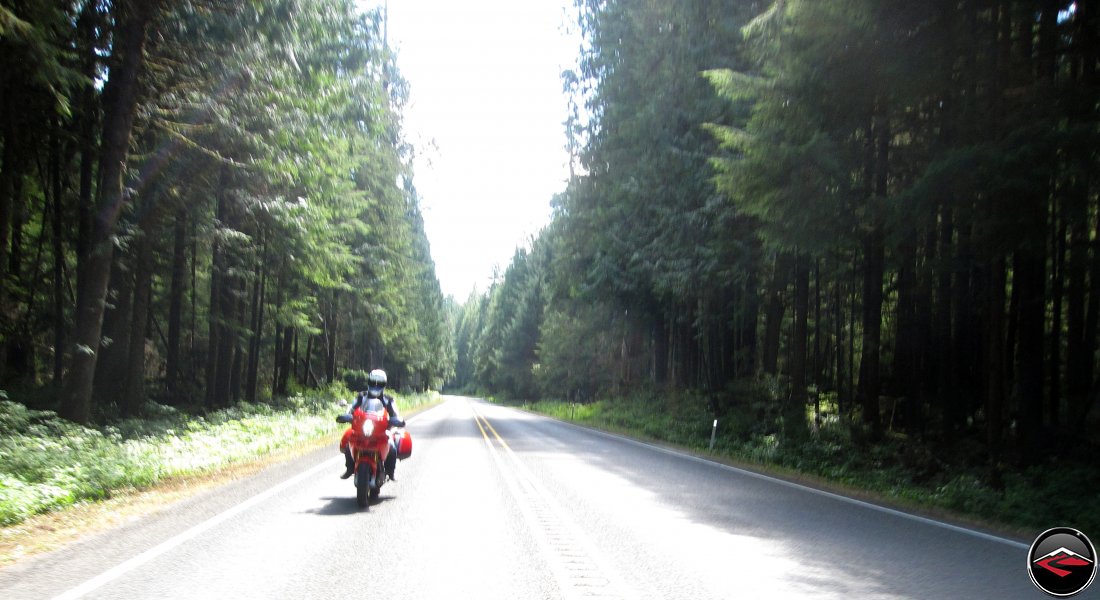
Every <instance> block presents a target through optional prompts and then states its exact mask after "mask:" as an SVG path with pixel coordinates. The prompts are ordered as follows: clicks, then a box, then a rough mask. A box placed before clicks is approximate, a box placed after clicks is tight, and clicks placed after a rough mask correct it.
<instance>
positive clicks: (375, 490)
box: [370, 460, 386, 500]
mask: <svg viewBox="0 0 1100 600" xmlns="http://www.w3.org/2000/svg"><path fill="white" fill-rule="evenodd" d="M376 468H377V469H378V471H377V473H378V480H377V481H375V483H377V484H378V485H377V486H375V487H372V488H371V489H370V499H371V500H377V499H378V495H379V494H381V493H382V482H384V481H385V480H386V476H385V474H384V473H385V471H384V470H383V467H382V461H381V460H379V461H378V464H377V466H376Z"/></svg>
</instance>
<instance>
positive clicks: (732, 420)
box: [509, 393, 1100, 539]
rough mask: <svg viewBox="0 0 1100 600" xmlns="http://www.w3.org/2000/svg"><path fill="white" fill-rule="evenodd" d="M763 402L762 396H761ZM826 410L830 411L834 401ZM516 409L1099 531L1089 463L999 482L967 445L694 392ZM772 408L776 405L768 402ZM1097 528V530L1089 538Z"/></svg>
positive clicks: (933, 505) (972, 517)
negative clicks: (715, 400) (875, 433)
mask: <svg viewBox="0 0 1100 600" xmlns="http://www.w3.org/2000/svg"><path fill="white" fill-rule="evenodd" d="M757 397H758V398H759V396H757ZM827 402H828V400H827V399H826V404H825V405H823V408H834V407H829V406H828V404H827ZM509 404H511V405H515V406H521V407H523V408H525V409H528V410H531V411H534V412H538V413H541V414H545V415H548V416H552V417H555V418H558V419H561V420H564V421H570V422H574V423H578V424H581V425H585V426H589V427H594V428H596V429H601V430H605V431H609V432H613V433H618V434H622V435H626V436H628V437H634V438H638V439H643V440H648V441H653V442H658V443H661V444H666V445H671V446H675V447H679V448H682V449H685V450H688V451H691V452H693V453H695V454H698V455H701V456H708V457H712V458H714V459H717V460H719V461H722V462H726V463H729V464H732V465H735V466H740V467H745V468H748V469H751V470H755V471H759V472H763V473H767V474H771V475H776V476H779V477H782V478H784V479H788V480H794V481H799V482H801V483H806V484H808V485H811V486H814V487H821V488H824V489H831V490H833V491H837V492H839V493H843V494H846V495H851V496H856V497H859V498H861V499H865V500H870V501H873V502H878V503H881V504H885V505H889V506H894V507H897V508H900V509H903V510H908V511H912V512H917V513H921V514H926V515H930V516H934V517H938V518H946V519H949V520H954V521H956V522H963V523H967V524H971V525H975V526H979V527H985V528H989V529H994V530H999V531H1002V532H1004V533H1005V534H1007V535H1013V536H1017V537H1020V538H1023V539H1027V538H1030V537H1033V536H1034V535H1036V534H1038V533H1039V532H1041V531H1043V530H1045V529H1048V528H1051V527H1056V526H1070V527H1075V528H1077V529H1080V530H1082V531H1084V532H1085V533H1086V534H1090V535H1093V536H1096V535H1100V515H1098V514H1096V513H1095V511H1090V510H1082V509H1083V508H1085V507H1092V506H1094V505H1095V503H1096V499H1097V498H1100V469H1098V468H1097V467H1096V466H1095V465H1094V464H1093V463H1092V462H1090V461H1089V460H1088V459H1087V457H1082V458H1066V457H1062V458H1061V459H1060V460H1059V462H1057V463H1049V464H1039V465H1033V466H1028V467H1022V468H1015V469H1007V468H1006V469H1005V470H1004V471H1003V472H1002V474H1001V480H1002V482H1001V483H1002V485H1001V486H1000V487H997V486H995V485H993V484H991V483H990V479H991V478H990V468H989V466H988V464H986V461H985V460H984V458H983V457H982V456H981V455H980V453H979V452H977V451H976V450H972V448H975V449H976V448H978V447H979V445H978V444H976V443H970V444H968V442H967V440H965V439H963V440H960V441H959V442H956V443H955V444H954V445H952V446H951V447H946V446H944V447H935V446H932V445H929V444H925V443H921V442H917V441H914V440H910V439H907V438H905V437H904V436H899V435H887V436H885V437H883V438H881V439H878V440H874V441H872V440H871V437H870V436H869V435H867V434H866V432H864V431H863V430H862V429H861V427H860V426H859V425H858V422H857V423H850V422H846V421H844V420H841V419H839V418H837V417H836V413H835V412H832V414H831V415H830V414H829V413H828V412H825V413H824V417H823V418H822V419H820V422H817V423H816V424H815V421H814V418H813V417H814V412H813V408H812V407H811V408H810V409H809V411H808V415H807V416H808V418H807V422H808V423H809V424H813V425H812V427H807V428H806V431H805V433H804V434H801V435H797V436H790V435H784V427H783V423H782V419H781V417H779V416H778V415H776V414H774V413H769V412H768V411H767V409H765V408H763V406H762V404H763V402H758V401H746V402H743V403H741V404H739V405H737V406H733V407H726V409H725V410H722V411H719V414H718V416H717V418H718V428H717V431H716V435H715V441H714V448H713V449H710V439H711V432H712V426H713V423H714V419H715V413H714V411H712V410H711V408H710V403H708V400H707V398H705V397H703V396H701V395H696V394H692V393H682V394H676V395H663V396H660V397H655V396H651V395H650V396H633V397H629V398H614V399H601V400H598V401H595V402H591V403H588V404H571V403H567V402H559V401H549V400H542V401H537V402H530V403H516V402H509ZM771 406H774V403H772V404H771ZM1090 532H1091V533H1090Z"/></svg>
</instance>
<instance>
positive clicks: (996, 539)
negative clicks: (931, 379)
mask: <svg viewBox="0 0 1100 600" xmlns="http://www.w3.org/2000/svg"><path fill="white" fill-rule="evenodd" d="M494 406H499V407H500V408H505V409H510V410H520V412H523V413H525V414H529V415H532V416H536V417H542V418H544V419H548V420H550V421H556V422H558V423H561V424H562V425H567V426H569V427H573V428H574V429H579V430H581V431H588V432H591V433H595V434H597V435H602V436H604V437H608V438H612V439H616V440H620V441H623V442H627V443H630V444H634V445H636V446H642V447H644V448H649V449H651V450H657V451H658V452H663V453H664V454H668V455H671V456H677V457H680V458H686V459H690V460H694V461H696V462H699V463H703V464H706V465H711V466H713V467H719V468H721V469H725V470H727V471H732V472H734V473H739V474H741V475H748V476H749V477H755V478H756V479H763V480H765V481H771V482H774V483H779V484H782V485H785V486H787V487H791V488H795V489H799V490H803V491H807V492H811V493H814V494H817V495H819V496H825V497H828V498H833V499H834V500H841V501H843V502H848V503H850V504H855V505H857V506H862V507H863V508H870V509H873V510H877V511H879V512H883V513H886V514H889V515H894V516H897V517H903V518H906V519H911V520H914V521H918V522H921V523H925V524H928V525H935V526H937V527H942V528H944V529H948V530H951V531H955V532H959V533H965V534H967V535H971V536H974V537H978V538H981V539H984V540H988V541H992V542H999V543H1002V544H1007V545H1009V546H1013V547H1016V548H1020V549H1023V550H1027V549H1029V548H1030V547H1031V546H1029V545H1028V544H1025V543H1023V542H1018V541H1016V540H1010V539H1008V538H1004V537H1001V536H997V535H993V534H991V533H985V532H984V531H978V530H975V529H969V528H967V527H960V526H959V525H952V524H951V523H944V522H943V521H937V520H935V519H930V518H928V517H922V516H920V515H914V514H912V513H907V512H905V511H902V510H897V509H894V508H888V507H885V506H882V505H879V504H874V503H872V502H866V501H864V500H857V499H855V498H850V497H848V496H843V495H841V494H836V493H833V492H827V491H825V490H819V489H817V488H815V487H810V486H808V485H803V484H801V483H795V482H793V481H787V480H785V479H779V478H778V477H772V476H770V475H764V474H763V473H757V472H755V471H750V470H748V469H742V468H739V467H734V466H732V465H727V464H725V463H721V462H718V461H715V460H710V459H707V458H704V457H702V456H696V455H694V454H687V453H685V452H681V451H678V450H672V449H670V448H663V447H661V446H657V445H654V444H650V443H647V442H642V441H639V440H635V439H631V438H628V437H625V436H622V435H618V434H615V433H610V432H607V431H602V430H600V429H594V428H591V427H585V426H583V425H578V424H576V423H570V422H569V421H563V420H561V419H556V418H554V417H548V416H546V415H542V414H539V413H536V412H532V411H527V410H522V409H516V408H513V407H510V406H502V405H499V404H495V405H494Z"/></svg>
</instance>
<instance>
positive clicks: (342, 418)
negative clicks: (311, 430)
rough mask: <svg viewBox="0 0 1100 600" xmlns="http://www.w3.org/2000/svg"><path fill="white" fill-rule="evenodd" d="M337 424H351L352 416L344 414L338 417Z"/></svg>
mask: <svg viewBox="0 0 1100 600" xmlns="http://www.w3.org/2000/svg"><path fill="white" fill-rule="evenodd" d="M336 422H337V423H351V415H348V414H343V415H339V416H337V417H336Z"/></svg>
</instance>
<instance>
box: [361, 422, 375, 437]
mask: <svg viewBox="0 0 1100 600" xmlns="http://www.w3.org/2000/svg"><path fill="white" fill-rule="evenodd" d="M372 435H374V421H371V420H369V419H368V420H366V421H363V437H370V436H372Z"/></svg>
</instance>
